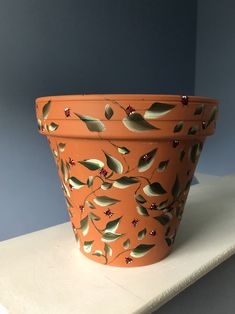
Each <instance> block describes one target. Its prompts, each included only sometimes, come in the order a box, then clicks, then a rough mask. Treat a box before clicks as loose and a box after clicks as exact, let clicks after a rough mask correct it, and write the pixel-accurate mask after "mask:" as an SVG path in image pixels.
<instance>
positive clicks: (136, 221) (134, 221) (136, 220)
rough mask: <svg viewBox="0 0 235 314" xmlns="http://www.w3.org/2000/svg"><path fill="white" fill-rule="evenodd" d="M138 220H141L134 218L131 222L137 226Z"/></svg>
mask: <svg viewBox="0 0 235 314" xmlns="http://www.w3.org/2000/svg"><path fill="white" fill-rule="evenodd" d="M138 222H139V220H138V219H133V220H132V222H131V223H132V225H133V226H134V227H136V226H137V224H138Z"/></svg>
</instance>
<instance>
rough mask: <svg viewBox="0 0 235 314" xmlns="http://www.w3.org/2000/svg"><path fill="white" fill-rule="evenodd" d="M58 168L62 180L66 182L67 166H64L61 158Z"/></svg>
mask: <svg viewBox="0 0 235 314" xmlns="http://www.w3.org/2000/svg"><path fill="white" fill-rule="evenodd" d="M60 170H61V172H62V175H63V178H64V181H65V182H67V181H68V171H67V168H66V167H65V166H64V161H63V159H61V161H60Z"/></svg>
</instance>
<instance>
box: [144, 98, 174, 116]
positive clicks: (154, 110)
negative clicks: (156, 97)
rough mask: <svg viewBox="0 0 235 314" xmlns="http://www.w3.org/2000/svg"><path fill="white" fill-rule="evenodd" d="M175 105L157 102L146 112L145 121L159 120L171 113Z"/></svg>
mask: <svg viewBox="0 0 235 314" xmlns="http://www.w3.org/2000/svg"><path fill="white" fill-rule="evenodd" d="M174 107H175V105H170V104H164V103H161V102H155V103H153V104H152V105H151V107H150V108H149V109H148V110H147V111H146V112H145V114H144V117H145V119H156V118H159V117H161V116H163V115H165V114H167V113H168V112H170V111H171V110H172V109H173V108H174Z"/></svg>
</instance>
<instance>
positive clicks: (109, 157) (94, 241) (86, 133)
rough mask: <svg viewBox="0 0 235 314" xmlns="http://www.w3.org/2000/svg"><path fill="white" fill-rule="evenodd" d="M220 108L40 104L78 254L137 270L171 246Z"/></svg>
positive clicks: (162, 103)
mask: <svg viewBox="0 0 235 314" xmlns="http://www.w3.org/2000/svg"><path fill="white" fill-rule="evenodd" d="M217 110H218V102H217V101H216V100H213V99H210V98H206V97H195V96H189V97H188V96H174V95H148V94H142V95H141V94H138V95H130V94H127V95H126V94H119V95H114V94H108V95H68V96H51V97H50V96H48V97H41V98H37V99H36V114H37V121H38V128H39V132H40V133H41V134H43V135H46V136H47V138H48V141H49V144H50V147H51V150H52V153H53V155H54V158H55V162H56V164H57V168H58V173H59V177H60V180H61V184H62V189H63V192H64V196H65V199H66V203H67V206H68V210H69V215H70V219H71V224H72V227H73V230H74V234H75V237H76V240H77V241H78V242H79V244H80V250H81V252H82V253H83V254H84V255H85V256H87V257H88V258H90V259H92V260H94V261H96V262H98V263H101V264H105V265H110V266H122V267H135V266H144V265H148V264H152V263H155V262H158V261H160V260H161V259H163V258H164V257H166V256H167V255H168V254H169V253H170V251H171V250H172V247H173V244H174V241H175V237H176V233H177V230H178V227H179V224H180V221H181V219H182V214H183V210H184V206H185V202H186V199H187V195H188V192H189V189H190V184H191V181H192V178H193V175H194V171H195V168H196V165H197V162H198V159H199V156H200V153H201V151H202V147H203V143H204V141H205V138H206V137H207V136H208V135H211V134H213V132H214V130H215V124H216V118H217Z"/></svg>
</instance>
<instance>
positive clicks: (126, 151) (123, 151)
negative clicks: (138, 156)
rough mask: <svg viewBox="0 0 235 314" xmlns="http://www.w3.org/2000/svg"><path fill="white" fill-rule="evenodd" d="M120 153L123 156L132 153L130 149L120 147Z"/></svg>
mask: <svg viewBox="0 0 235 314" xmlns="http://www.w3.org/2000/svg"><path fill="white" fill-rule="evenodd" d="M118 151H119V153H120V154H122V155H126V154H129V153H130V151H129V149H128V148H126V147H124V146H123V147H118Z"/></svg>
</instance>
